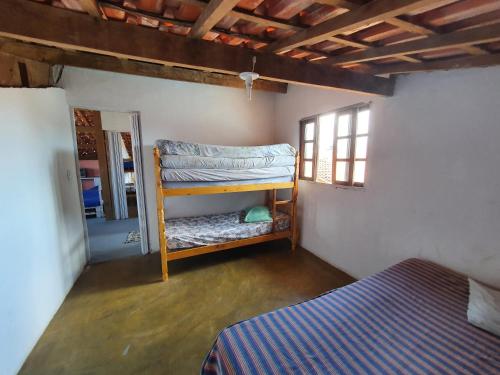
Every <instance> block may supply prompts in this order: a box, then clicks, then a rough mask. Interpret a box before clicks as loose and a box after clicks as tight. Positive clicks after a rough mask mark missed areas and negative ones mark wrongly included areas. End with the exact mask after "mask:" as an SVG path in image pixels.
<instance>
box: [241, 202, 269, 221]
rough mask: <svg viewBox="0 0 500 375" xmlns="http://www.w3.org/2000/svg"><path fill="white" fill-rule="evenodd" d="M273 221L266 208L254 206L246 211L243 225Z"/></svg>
mask: <svg viewBox="0 0 500 375" xmlns="http://www.w3.org/2000/svg"><path fill="white" fill-rule="evenodd" d="M262 221H265V222H269V221H273V217H272V216H271V213H270V212H269V208H267V207H266V206H255V207H252V208H250V209H249V210H247V213H246V215H245V223H260V222H262Z"/></svg>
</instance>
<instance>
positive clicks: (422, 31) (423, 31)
mask: <svg viewBox="0 0 500 375" xmlns="http://www.w3.org/2000/svg"><path fill="white" fill-rule="evenodd" d="M318 1H320V2H328V1H334V2H335V1H336V0H318ZM340 3H341V4H342V5H340ZM446 3H447V2H446V1H444V2H441V3H437V4H435V5H436V6H441V5H445V4H446ZM338 6H344V7H348V9H350V10H354V9H358V8H359V7H360V5H359V4H357V3H354V2H353V1H352V0H350V1H345V0H343V1H340V0H339V5H338ZM384 22H385V23H388V24H390V25H392V26H396V27H398V28H400V29H402V30H405V31H408V32H410V33H414V34H419V35H435V34H437V33H436V32H435V31H434V30H433V29H432V28H429V27H426V26H423V25H420V24H417V23H415V22H411V21H408V20H405V19H403V18H402V17H390V18H387V19H386V20H385V21H384ZM461 49H462V50H463V51H465V52H467V53H470V54H472V55H485V54H488V52H487V51H485V50H483V49H481V48H479V47H475V46H466V47H463V48H461ZM400 57H401V56H398V58H400ZM403 59H404V58H403ZM416 61H417V62H418V61H419V60H416Z"/></svg>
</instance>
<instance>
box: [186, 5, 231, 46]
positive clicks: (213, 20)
mask: <svg viewBox="0 0 500 375" xmlns="http://www.w3.org/2000/svg"><path fill="white" fill-rule="evenodd" d="M238 1H239V0H211V1H210V3H208V5H207V6H206V7H205V8H203V10H202V12H201V14H200V15H199V16H198V18H197V20H196V22H195V23H194V26H193V27H192V29H191V31H190V32H189V36H190V37H192V38H202V37H203V36H204V35H205V34H206V33H208V32H209V31H210V29H212V28H213V27H214V26H215V25H216V24H217V23H218V22H219V21H220V20H221V19H222V18H224V16H226V15H227V14H228V13H229V12H230V11H231V9H233V8H234V7H235V6H236V4H238Z"/></svg>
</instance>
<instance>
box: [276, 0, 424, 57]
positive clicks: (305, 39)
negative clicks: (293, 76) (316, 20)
mask: <svg viewBox="0 0 500 375" xmlns="http://www.w3.org/2000/svg"><path fill="white" fill-rule="evenodd" d="M432 2H433V1H432V0H399V1H394V0H374V1H372V2H370V3H368V4H366V5H363V6H360V7H359V8H357V9H355V10H353V11H350V12H348V13H344V14H342V15H340V16H338V17H335V18H332V19H330V20H327V21H325V22H322V23H320V24H318V25H316V26H313V27H310V28H308V29H306V30H303V31H301V32H299V33H296V34H294V35H292V36H290V37H288V38H284V39H282V40H279V41H277V42H275V43H273V44H271V45H269V46H268V47H267V49H268V50H269V51H274V52H283V51H287V50H290V49H293V48H296V47H300V46H303V45H306V44H314V43H318V42H321V41H323V40H325V39H328V37H329V36H332V35H337V34H341V33H343V32H347V31H349V30H353V29H356V28H359V27H366V26H367V25H371V24H375V23H378V22H381V21H384V20H386V19H388V18H391V17H395V16H398V15H400V14H403V13H407V12H411V11H415V10H417V9H419V8H422V7H424V6H426V5H429V4H431V3H432Z"/></svg>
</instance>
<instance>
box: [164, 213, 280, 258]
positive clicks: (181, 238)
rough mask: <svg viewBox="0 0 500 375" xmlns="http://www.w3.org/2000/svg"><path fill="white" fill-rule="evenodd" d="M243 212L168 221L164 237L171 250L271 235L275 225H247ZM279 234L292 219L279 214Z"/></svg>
mask: <svg viewBox="0 0 500 375" xmlns="http://www.w3.org/2000/svg"><path fill="white" fill-rule="evenodd" d="M244 216H245V215H244V211H237V212H230V213H225V214H215V215H204V216H194V217H182V218H175V219H167V220H166V221H165V235H166V237H167V247H168V249H169V250H170V251H172V250H181V249H188V248H192V247H198V246H205V245H213V244H217V243H223V242H228V241H235V240H241V239H244V238H251V237H257V236H261V235H264V234H269V233H271V232H272V229H273V223H272V222H259V223H245V222H244V221H243V218H244ZM275 225H276V227H275V229H276V231H284V230H286V229H288V227H289V217H288V215H286V214H284V213H282V212H279V211H278V212H276V218H275Z"/></svg>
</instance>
